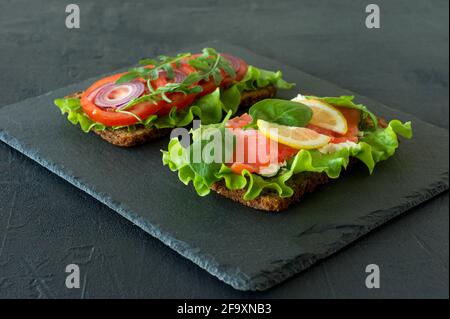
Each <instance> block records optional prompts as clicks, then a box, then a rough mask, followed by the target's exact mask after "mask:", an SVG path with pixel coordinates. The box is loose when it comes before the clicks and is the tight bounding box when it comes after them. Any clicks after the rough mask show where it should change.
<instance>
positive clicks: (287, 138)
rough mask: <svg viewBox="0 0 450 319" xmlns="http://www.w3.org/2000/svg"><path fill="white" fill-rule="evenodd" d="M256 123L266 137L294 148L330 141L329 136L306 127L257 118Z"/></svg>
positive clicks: (310, 147)
mask: <svg viewBox="0 0 450 319" xmlns="http://www.w3.org/2000/svg"><path fill="white" fill-rule="evenodd" d="M256 124H257V125H258V129H259V131H260V132H261V133H262V134H263V135H264V136H266V137H267V138H270V139H271V140H273V141H275V142H278V143H281V144H284V145H287V146H290V147H292V148H296V149H301V148H303V149H313V148H319V147H322V146H324V145H327V144H328V143H329V142H330V137H329V136H327V135H323V134H319V133H317V132H316V131H313V130H310V129H309V128H306V127H295V126H286V125H279V124H275V123H270V122H267V121H264V120H258V121H257V122H256Z"/></svg>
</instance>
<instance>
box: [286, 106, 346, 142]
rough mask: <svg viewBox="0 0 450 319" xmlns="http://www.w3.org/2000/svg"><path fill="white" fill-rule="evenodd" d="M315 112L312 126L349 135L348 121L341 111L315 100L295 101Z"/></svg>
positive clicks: (311, 122)
mask: <svg viewBox="0 0 450 319" xmlns="http://www.w3.org/2000/svg"><path fill="white" fill-rule="evenodd" d="M293 101H295V102H299V103H302V104H304V105H306V106H309V108H310V109H311V110H312V112H313V116H312V118H311V121H310V122H309V123H310V124H313V125H315V126H318V127H321V128H324V129H327V130H330V131H333V132H336V133H339V134H342V135H344V134H345V133H347V120H346V119H345V117H344V115H342V113H341V112H339V110H337V109H336V108H335V107H333V106H331V105H330V104H328V103H325V102H322V101H319V100H314V99H301V100H299V99H293Z"/></svg>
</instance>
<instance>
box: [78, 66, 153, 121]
mask: <svg viewBox="0 0 450 319" xmlns="http://www.w3.org/2000/svg"><path fill="white" fill-rule="evenodd" d="M123 74H125V73H119V74H115V75H112V76H109V77H106V78H103V79H101V80H99V81H97V82H95V83H94V84H92V85H91V86H90V87H89V88H88V89H87V90H86V91H85V92H84V93H83V95H82V97H81V101H80V104H81V107H82V108H83V111H84V112H85V113H86V114H87V115H88V116H89V118H91V119H92V120H93V121H96V122H99V123H102V124H104V125H106V126H122V125H133V124H136V123H137V122H138V120H137V119H136V118H135V117H134V116H133V115H130V114H125V113H119V112H116V111H114V110H106V109H103V108H100V107H98V106H97V105H95V103H94V102H93V101H94V97H95V94H91V93H93V92H94V91H95V90H97V89H98V88H100V87H101V86H103V85H105V84H107V83H112V82H115V81H117V79H119V78H120V77H121V76H122V75H123ZM90 95H92V96H90ZM160 108H161V106H160V105H158V104H155V103H153V102H143V103H139V104H137V105H134V106H132V107H131V108H129V109H127V111H128V112H131V113H133V114H135V115H136V116H138V117H139V118H140V119H142V120H145V119H146V118H148V117H149V116H150V115H153V114H155V113H156V112H158V111H159V109H160Z"/></svg>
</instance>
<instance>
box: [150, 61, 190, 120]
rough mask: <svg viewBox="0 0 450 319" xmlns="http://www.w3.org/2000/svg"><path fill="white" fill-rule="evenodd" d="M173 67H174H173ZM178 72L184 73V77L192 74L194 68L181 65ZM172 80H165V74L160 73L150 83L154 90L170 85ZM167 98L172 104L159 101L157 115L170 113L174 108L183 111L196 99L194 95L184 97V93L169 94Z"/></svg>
mask: <svg viewBox="0 0 450 319" xmlns="http://www.w3.org/2000/svg"><path fill="white" fill-rule="evenodd" d="M174 66H175V65H174ZM177 70H178V71H181V72H182V73H184V74H185V75H186V76H187V75H189V74H190V73H192V72H195V71H196V70H195V68H193V67H191V66H190V65H187V64H182V65H180V67H179V68H178V69H177ZM173 81H174V79H172V80H169V79H168V78H167V76H166V75H165V73H163V72H161V73H160V76H159V77H158V78H157V79H156V80H154V81H152V82H151V84H152V86H153V87H154V88H155V89H156V88H158V87H161V86H164V85H166V84H167V83H171V82H173ZM167 97H168V98H169V99H170V100H171V101H172V102H170V103H169V102H167V101H164V100H162V101H159V102H158V105H160V107H161V109H160V110H159V111H158V113H157V114H158V115H161V116H162V115H166V114H168V113H169V112H170V110H171V109H172V108H173V107H174V106H176V107H177V109H180V110H181V109H183V108H185V107H187V106H189V105H191V104H192V102H193V101H194V99H195V98H196V95H195V94H187V95H185V94H184V93H169V94H167Z"/></svg>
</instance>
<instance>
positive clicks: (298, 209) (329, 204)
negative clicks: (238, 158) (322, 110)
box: [0, 42, 449, 290]
mask: <svg viewBox="0 0 450 319" xmlns="http://www.w3.org/2000/svg"><path fill="white" fill-rule="evenodd" d="M204 46H213V47H216V48H217V49H219V50H221V51H223V52H230V53H233V54H235V55H238V56H241V57H242V58H244V59H245V60H247V61H248V62H249V63H251V64H254V65H256V66H260V67H264V68H268V69H281V70H283V72H284V75H285V78H286V79H288V80H290V81H294V82H296V83H297V87H296V89H293V90H291V91H290V92H282V94H280V96H282V97H285V98H290V97H292V96H294V95H295V94H296V93H297V91H298V90H300V91H301V92H309V93H311V94H317V95H341V94H354V93H352V92H349V91H348V90H344V89H341V88H338V87H336V86H334V85H332V84H330V83H328V82H326V81H323V80H320V79H317V78H315V77H312V76H310V75H308V74H305V73H303V72H301V71H298V70H296V69H293V68H290V67H288V66H285V65H282V64H281V63H278V62H276V61H272V60H270V59H267V58H264V57H261V56H259V55H257V54H254V53H252V52H249V51H247V50H245V49H242V48H237V47H234V46H231V45H229V44H224V43H218V42H214V43H206V44H201V45H197V46H195V47H191V48H187V49H186V50H187V51H195V50H198V49H200V48H202V47H204ZM93 80H94V79H91V80H87V81H83V82H81V83H77V84H74V85H71V86H69V87H66V88H62V89H59V90H56V91H53V92H50V93H48V94H45V95H43V96H40V97H36V98H32V99H28V100H25V101H22V102H19V103H16V104H13V105H10V106H7V107H4V108H3V109H2V110H1V111H0V139H1V140H2V141H4V142H5V143H7V144H9V145H11V146H12V147H14V148H16V149H17V150H19V151H20V152H22V153H24V154H26V155H27V156H29V157H30V158H32V159H33V160H35V161H37V162H38V163H40V164H41V165H43V166H45V167H47V168H48V169H49V170H50V171H52V172H54V173H55V174H57V175H59V176H61V177H63V178H64V179H66V180H67V181H69V182H70V183H72V184H74V185H75V186H77V187H79V188H80V189H82V190H84V191H86V192H87V193H89V194H90V195H92V196H93V197H95V198H96V199H98V200H99V201H101V202H103V203H104V204H106V205H107V206H109V207H111V208H112V209H113V210H115V211H117V212H118V213H120V214H121V215H122V216H124V217H125V218H127V219H129V220H130V221H132V222H133V223H135V224H136V225H138V226H139V227H141V228H142V229H144V230H145V231H147V232H148V233H150V234H151V235H153V236H155V237H157V238H159V239H160V240H161V241H162V242H164V243H165V244H167V245H168V246H170V247H171V248H172V249H174V250H176V251H177V252H178V253H180V254H181V255H183V256H185V257H186V258H189V259H190V260H192V261H193V262H194V263H196V264H197V265H199V266H200V267H202V268H204V269H206V270H207V271H208V272H210V273H211V274H213V275H214V276H216V277H218V278H219V279H221V280H223V281H224V282H226V283H228V284H230V285H232V286H233V287H234V288H236V289H240V290H264V289H267V288H269V287H271V286H273V285H275V284H277V283H279V282H281V281H283V280H285V279H286V278H288V277H290V276H292V275H294V274H296V273H298V272H300V271H302V270H304V269H306V268H307V267H309V266H310V265H312V264H313V263H314V262H316V261H317V260H319V259H321V258H324V257H326V256H329V255H330V254H332V253H334V252H336V251H337V250H339V249H341V248H343V247H344V246H345V245H347V244H349V243H350V242H352V241H354V240H355V239H357V238H358V237H360V236H362V235H364V234H366V233H367V232H369V231H370V230H371V229H373V228H375V227H377V226H379V225H381V224H383V223H384V222H386V221H388V220H389V219H391V218H393V217H395V216H397V215H399V214H400V213H402V212H405V211H406V210H408V209H409V208H411V207H413V206H415V205H418V204H420V203H421V202H423V201H425V200H427V199H429V198H431V197H433V196H435V195H437V194H439V193H441V192H443V191H445V190H447V189H448V171H449V170H448V166H449V158H448V154H449V150H448V145H449V138H448V131H447V130H444V129H441V128H438V127H436V126H433V125H431V124H428V123H426V122H423V121H421V120H418V119H416V118H414V117H413V116H411V115H407V114H404V113H401V112H398V111H395V110H392V109H389V108H387V107H386V106H384V105H382V104H380V103H378V102H375V101H373V100H370V99H367V98H364V97H362V96H358V95H357V94H354V95H356V96H357V98H358V101H360V102H362V103H365V104H367V105H369V107H370V108H371V109H372V110H373V111H374V112H375V113H377V114H379V115H381V116H383V117H386V118H399V119H402V120H412V121H413V128H414V134H415V136H414V138H413V140H411V141H405V142H404V143H402V145H401V147H400V149H399V150H398V152H397V154H396V155H395V156H394V157H393V158H391V159H390V160H388V161H386V162H384V163H381V164H380V165H379V166H377V169H376V171H375V174H374V175H373V176H369V175H368V173H367V171H366V170H365V169H364V168H363V167H362V166H361V167H357V168H355V169H354V170H352V173H351V174H347V175H346V176H345V177H343V178H341V179H339V180H337V181H334V182H333V183H331V184H329V185H327V186H325V187H323V188H322V190H321V191H320V192H316V193H313V194H311V195H310V196H308V197H307V198H305V199H304V200H303V201H302V202H301V203H300V204H297V205H295V206H292V208H291V209H289V210H288V211H286V212H283V213H281V214H270V213H269V214H268V213H261V212H258V211H255V210H252V209H249V208H246V207H244V206H241V205H239V204H236V203H234V202H232V201H229V200H227V199H224V198H222V197H220V196H217V195H215V194H212V195H210V196H208V197H205V198H200V197H198V196H197V195H196V194H195V192H194V190H193V189H192V187H186V186H184V185H183V184H182V183H180V182H179V181H178V178H177V176H176V174H174V173H172V172H170V171H169V170H168V169H167V168H165V167H163V166H162V164H161V154H160V152H159V150H160V149H165V148H166V146H167V142H168V140H167V139H162V140H160V141H157V142H155V143H152V144H148V145H145V146H143V147H139V148H134V149H121V148H117V147H114V146H112V145H109V144H108V143H106V142H104V141H102V140H101V139H100V138H98V137H97V136H94V135H93V134H89V135H86V134H84V133H82V132H81V130H79V129H78V128H77V127H75V126H73V125H71V124H70V123H68V122H67V121H66V120H65V119H64V118H62V117H61V115H60V113H59V110H58V109H57V108H56V107H54V106H53V99H55V98H57V97H61V96H64V95H67V94H69V93H71V92H74V91H76V90H79V89H83V88H85V87H87V86H88V85H89V84H90V83H92V81H93ZM24 115H26V116H24ZM67 209H70V207H68V208H67ZM62 213H63V212H62ZM92 213H93V214H95V212H92Z"/></svg>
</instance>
